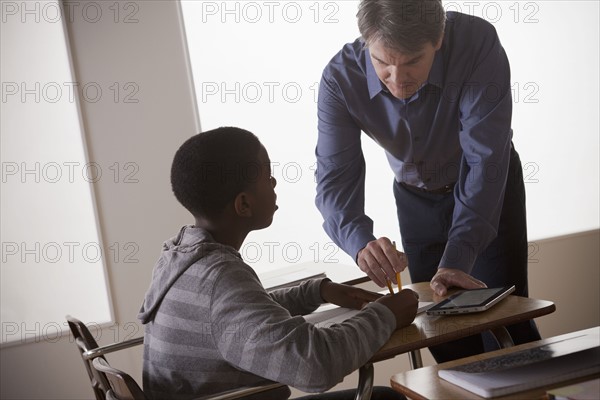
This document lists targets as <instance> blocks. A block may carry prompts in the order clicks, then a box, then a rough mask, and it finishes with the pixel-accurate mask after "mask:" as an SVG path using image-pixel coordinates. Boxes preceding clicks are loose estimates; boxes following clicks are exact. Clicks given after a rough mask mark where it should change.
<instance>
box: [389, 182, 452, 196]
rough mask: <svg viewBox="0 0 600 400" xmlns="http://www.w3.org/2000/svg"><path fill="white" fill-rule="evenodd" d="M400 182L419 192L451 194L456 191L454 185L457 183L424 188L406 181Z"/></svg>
mask: <svg viewBox="0 0 600 400" xmlns="http://www.w3.org/2000/svg"><path fill="white" fill-rule="evenodd" d="M400 184H401V185H402V186H404V187H405V188H407V189H410V190H414V191H417V192H422V193H429V194H449V193H452V192H453V191H454V185H456V183H455V182H454V183H449V184H447V185H444V186H442V187H441V188H437V189H426V188H422V187H417V186H413V185H409V184H408V183H405V182H400Z"/></svg>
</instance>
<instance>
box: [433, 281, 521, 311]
mask: <svg viewBox="0 0 600 400" xmlns="http://www.w3.org/2000/svg"><path fill="white" fill-rule="evenodd" d="M514 290H515V287H514V286H511V287H508V286H507V287H501V288H485V289H472V290H465V291H463V292H460V293H457V294H453V295H452V296H450V297H448V298H447V299H446V300H443V301H441V302H439V303H438V304H436V305H434V306H433V307H431V308H430V309H429V310H428V311H427V313H428V314H460V313H468V312H479V311H484V310H487V309H488V308H489V307H491V306H492V305H494V304H496V303H497V302H498V301H500V300H501V299H503V298H504V297H506V296H508V295H509V294H510V293H512V292H513V291H514Z"/></svg>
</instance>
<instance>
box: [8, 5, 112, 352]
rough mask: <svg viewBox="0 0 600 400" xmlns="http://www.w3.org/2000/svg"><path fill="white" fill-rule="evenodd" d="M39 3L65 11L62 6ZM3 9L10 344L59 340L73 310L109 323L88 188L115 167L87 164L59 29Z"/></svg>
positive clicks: (76, 96) (76, 99) (76, 92)
mask: <svg viewBox="0 0 600 400" xmlns="http://www.w3.org/2000/svg"><path fill="white" fill-rule="evenodd" d="M43 4H44V7H45V8H46V10H47V12H48V13H49V12H50V10H54V11H58V10H59V5H58V1H46V2H44V3H43ZM16 7H17V6H16V5H15V7H14V8H12V9H13V10H16ZM38 7H40V5H39V3H38ZM2 8H3V9H4V10H5V15H4V16H3V21H6V22H5V23H2V35H1V38H2V39H1V40H2V60H3V63H2V72H1V74H2V103H1V104H0V107H1V109H2V120H1V127H2V139H1V140H2V146H1V154H2V182H1V185H2V193H1V202H0V204H1V210H2V211H1V212H2V228H1V232H2V272H1V274H2V279H1V280H0V285H1V290H0V300H1V301H0V308H1V320H2V338H1V343H2V344H3V345H4V344H5V343H19V342H21V341H23V340H35V338H36V335H37V336H39V335H43V336H47V337H56V336H60V335H61V332H62V331H63V330H65V329H68V328H67V327H66V324H65V321H64V314H65V310H67V309H69V310H70V312H71V313H72V314H75V315H79V316H80V317H81V318H82V319H85V320H86V321H94V322H96V323H98V324H102V323H107V322H110V321H111V320H112V316H111V310H110V302H109V296H108V292H107V282H106V277H105V268H104V254H103V252H102V243H101V242H100V237H99V232H98V227H97V224H96V213H95V205H94V201H93V200H94V199H93V193H92V186H91V182H93V181H95V180H98V179H102V176H101V175H100V174H101V172H102V170H104V176H105V177H104V179H106V176H107V174H108V176H110V172H111V171H110V170H109V169H108V168H109V167H110V165H104V166H101V165H100V164H95V163H89V162H88V160H87V157H86V156H87V154H86V147H85V143H84V140H83V139H84V138H83V135H82V131H81V124H80V120H79V106H78V104H79V101H80V97H79V90H78V87H77V86H76V85H75V84H74V82H75V79H74V78H73V76H72V71H71V68H70V62H69V57H68V49H67V45H66V42H65V32H64V26H63V23H62V21H61V20H60V19H58V21H56V22H54V21H51V20H47V19H40V20H39V21H36V20H35V18H32V17H33V16H32V17H30V18H29V19H25V21H24V22H23V21H21V20H20V19H17V18H16V17H15V16H11V15H6V13H8V12H9V11H10V10H11V8H9V7H8V5H7V4H3V6H2ZM31 9H32V10H33V8H31ZM40 10H41V7H40ZM48 15H50V14H48ZM24 43H28V45H24ZM5 60H6V61H5ZM105 89H107V88H105ZM83 101H85V97H84V99H83ZM65 221H77V223H71V222H69V223H65ZM16 282H27V284H20V285H19V284H15V283H16ZM87 282H95V283H96V284H95V285H93V286H88V287H86V286H85V283H87ZM63 284H64V285H63ZM67 287H68V288H69V290H64V289H66V288H67ZM57 288H62V290H57ZM74 299H78V301H76V302H75V301H74Z"/></svg>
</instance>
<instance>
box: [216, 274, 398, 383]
mask: <svg viewBox="0 0 600 400" xmlns="http://www.w3.org/2000/svg"><path fill="white" fill-rule="evenodd" d="M307 285H308V288H309V292H310V288H311V287H312V286H311V285H316V283H314V282H313V283H307ZM298 290H299V292H298V293H297V294H298V295H301V293H302V290H304V289H298ZM312 290H314V289H312ZM293 292H294V291H293V290H292V291H290V292H288V296H290V295H291V293H293ZM210 315H211V324H210V325H211V328H212V332H211V333H212V337H213V340H214V341H215V345H216V347H217V349H218V351H219V352H220V353H221V356H222V357H223V358H224V359H225V360H226V361H227V362H229V363H231V364H232V365H234V366H236V367H237V368H240V369H243V370H245V371H248V372H250V373H252V374H255V375H258V376H261V377H264V378H266V379H270V380H273V381H277V382H280V383H283V384H286V385H289V386H292V387H295V388H297V389H300V390H302V391H305V392H323V391H326V390H328V389H330V388H331V387H333V386H334V385H336V384H337V383H339V382H341V381H342V379H343V378H344V376H346V375H347V374H349V373H351V372H352V371H354V370H356V369H358V368H359V367H360V366H361V365H363V364H365V363H366V362H367V361H368V360H369V359H370V358H371V357H372V356H373V354H374V353H375V352H376V351H377V350H378V349H379V348H380V347H381V346H383V344H385V342H386V341H387V340H388V339H389V337H390V335H391V334H392V332H393V331H394V329H395V326H396V321H395V318H394V315H393V313H392V312H391V311H390V310H388V309H387V308H386V307H385V306H383V305H381V304H378V303H372V304H370V305H368V306H367V307H365V308H364V309H363V310H362V311H361V312H360V313H358V314H357V315H356V316H355V317H353V318H351V319H349V320H347V321H345V322H344V323H342V324H336V325H333V326H331V327H328V328H316V327H315V326H313V325H312V324H310V323H308V322H306V321H305V320H304V318H302V317H300V316H296V317H293V316H292V315H291V314H290V312H289V311H288V310H287V309H286V308H284V307H282V306H281V305H280V304H279V303H277V302H276V301H274V299H273V298H272V297H271V296H270V295H269V294H268V293H267V292H266V291H265V290H264V288H263V287H262V285H261V284H260V281H259V280H258V279H257V278H256V276H255V275H254V274H253V273H252V271H251V269H250V268H248V267H247V266H244V265H243V264H241V265H239V266H233V265H231V266H228V268H223V269H222V272H221V273H220V275H219V277H218V278H217V279H216V281H215V284H214V291H213V293H212V295H211V306H210Z"/></svg>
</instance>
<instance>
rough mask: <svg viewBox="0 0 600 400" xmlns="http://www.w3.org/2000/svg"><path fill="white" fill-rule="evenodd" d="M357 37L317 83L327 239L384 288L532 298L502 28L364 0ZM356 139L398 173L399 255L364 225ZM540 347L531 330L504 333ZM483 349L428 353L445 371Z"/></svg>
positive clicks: (475, 342) (320, 191)
mask: <svg viewBox="0 0 600 400" xmlns="http://www.w3.org/2000/svg"><path fill="white" fill-rule="evenodd" d="M358 26H359V30H360V32H361V36H362V37H361V38H359V39H357V40H356V41H355V42H354V43H349V44H347V45H345V46H344V47H343V49H342V50H341V51H340V52H339V53H338V54H337V55H336V56H334V58H333V59H332V60H331V61H330V63H329V64H328V65H327V67H326V68H325V70H324V72H323V76H322V80H321V84H320V89H319V104H318V130H319V137H318V142H317V147H316V156H317V163H318V164H317V197H316V204H317V207H318V208H319V210H320V211H321V213H322V215H323V217H324V224H323V226H324V229H325V230H326V232H327V233H328V235H329V236H330V237H331V238H332V240H334V241H335V243H336V244H338V245H339V246H340V247H341V248H342V249H343V250H344V251H346V252H347V253H348V254H349V255H351V256H352V257H354V258H355V260H356V262H357V264H358V266H359V268H360V269H361V270H362V271H364V272H365V273H366V274H367V275H368V276H369V277H370V278H371V279H372V280H373V281H374V282H375V283H376V284H378V285H379V286H384V284H385V281H386V279H390V280H392V281H394V282H395V278H394V275H395V271H401V270H403V269H404V268H406V266H408V268H409V272H410V276H411V280H412V281H413V282H424V281H430V282H431V287H432V289H433V290H434V291H435V292H436V293H437V294H438V295H444V294H445V293H446V291H447V289H448V288H449V287H452V286H458V287H462V288H467V289H470V288H478V287H485V286H486V285H487V286H490V287H497V286H504V285H512V284H514V285H516V292H515V294H517V295H520V296H527V294H528V290H527V229H526V219H525V189H524V184H523V176H522V167H521V162H520V159H519V155H518V154H517V152H516V151H515V149H514V146H513V144H512V141H511V139H512V129H511V118H512V98H511V84H510V67H509V63H508V59H507V57H506V54H505V52H504V49H503V48H502V46H501V44H500V41H499V38H498V35H497V34H496V31H495V29H494V27H493V26H492V25H491V24H489V23H487V22H486V21H484V20H482V19H480V18H476V17H473V16H469V15H464V14H461V13H457V12H448V13H446V12H445V11H444V9H443V7H442V4H441V1H439V0H363V1H361V3H360V6H359V12H358ZM361 131H362V132H365V134H366V135H367V136H369V137H370V138H372V139H373V140H375V141H376V142H377V143H378V144H379V145H380V146H381V147H382V148H383V149H384V150H385V154H386V157H387V159H388V161H389V164H390V167H391V168H392V170H393V172H394V175H395V180H394V187H393V191H394V196H395V199H396V206H397V213H398V220H399V224H400V233H401V237H402V244H403V249H404V253H401V252H398V251H396V249H395V246H394V245H393V243H392V242H391V241H390V239H389V238H386V237H382V238H379V239H376V238H375V236H374V235H373V221H372V220H371V219H370V218H369V217H368V216H366V215H365V213H364V185H365V161H364V157H363V154H362V150H361ZM509 332H510V333H511V336H512V337H513V340H514V341H515V342H516V343H522V342H527V341H531V340H536V339H539V338H540V337H539V333H538V332H537V328H536V327H535V324H534V323H533V322H528V323H524V324H519V325H517V326H513V327H509ZM481 351H483V343H482V341H481V338H480V337H479V336H477V337H476V338H468V339H467V340H464V341H463V343H462V344H459V345H451V346H442V347H438V348H435V349H432V353H433V355H434V357H435V358H436V360H437V361H440V362H441V361H445V360H449V359H454V358H457V357H462V356H466V355H470V354H476V353H479V352H481Z"/></svg>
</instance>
